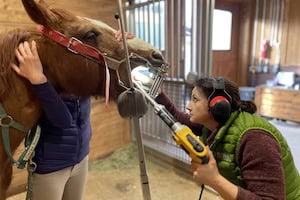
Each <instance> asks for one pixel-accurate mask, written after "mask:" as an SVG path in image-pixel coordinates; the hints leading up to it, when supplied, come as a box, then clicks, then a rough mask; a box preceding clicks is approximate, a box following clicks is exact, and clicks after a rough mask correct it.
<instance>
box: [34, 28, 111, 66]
mask: <svg viewBox="0 0 300 200" xmlns="http://www.w3.org/2000/svg"><path fill="white" fill-rule="evenodd" d="M37 30H38V31H40V32H42V33H43V34H44V35H45V36H46V37H47V38H49V39H51V40H53V41H55V42H56V43H58V44H60V45H62V46H64V47H66V48H67V49H68V50H69V51H71V52H73V53H75V54H80V55H82V56H84V57H86V58H89V59H93V60H95V61H96V62H98V63H99V64H105V60H104V57H103V55H102V53H101V52H100V51H99V50H98V49H96V48H94V47H92V46H90V45H88V44H85V43H83V42H81V41H80V40H78V39H77V38H75V37H68V36H66V35H64V34H62V33H60V32H58V31H55V30H53V29H51V28H47V27H44V26H42V25H38V26H37Z"/></svg>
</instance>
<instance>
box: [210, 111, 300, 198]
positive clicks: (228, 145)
mask: <svg viewBox="0 0 300 200" xmlns="http://www.w3.org/2000/svg"><path fill="white" fill-rule="evenodd" d="M250 129H260V130H263V131H266V132H268V133H269V134H271V135H273V136H274V138H275V139H276V140H277V142H278V143H279V144H280V148H281V155H282V161H283V166H284V175H285V189H286V199H287V200H296V199H297V200H299V199H300V176H299V173H298V171H297V169H296V167H295V164H294V160H293V157H292V154H291V151H290V148H289V146H288V144H287V142H286V140H285V138H284V137H283V136H282V135H281V133H280V132H279V131H278V130H277V129H276V128H275V127H274V126H273V125H272V124H270V123H268V122H267V121H266V120H265V119H263V118H261V117H258V116H256V115H255V114H253V115H252V114H250V113H247V112H241V113H239V112H234V113H232V115H231V117H230V118H229V120H228V121H227V122H226V124H225V125H224V126H222V127H221V128H220V129H219V131H218V132H217V134H216V136H215V138H214V141H213V143H212V145H211V150H212V151H213V153H214V156H215V158H216V160H217V163H218V168H219V171H220V173H221V174H222V175H223V176H224V177H225V178H227V179H228V180H229V181H230V182H232V183H233V184H236V185H239V186H241V187H245V182H244V180H243V176H242V173H241V170H240V167H239V163H238V156H237V155H238V150H239V143H240V140H241V138H242V137H243V135H244V133H245V132H246V131H248V130H250Z"/></svg>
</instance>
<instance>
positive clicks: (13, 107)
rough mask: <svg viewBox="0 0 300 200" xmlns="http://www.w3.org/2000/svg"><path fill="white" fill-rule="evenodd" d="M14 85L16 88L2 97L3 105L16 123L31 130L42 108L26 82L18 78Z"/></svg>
mask: <svg viewBox="0 0 300 200" xmlns="http://www.w3.org/2000/svg"><path fill="white" fill-rule="evenodd" d="M14 83H15V86H14V88H12V89H11V90H10V91H9V92H8V93H7V94H6V95H5V97H2V102H1V103H2V104H3V106H4V108H5V111H6V113H7V114H8V115H10V116H11V117H12V118H13V119H14V120H15V121H17V122H19V123H20V124H22V125H23V126H24V127H26V128H31V127H32V126H33V125H34V124H35V123H36V121H37V120H38V118H39V116H40V114H41V106H40V104H39V102H38V100H37V99H36V97H35V95H34V94H33V92H32V90H31V88H30V85H29V84H28V83H27V82H26V81H24V80H23V79H19V78H16V79H15V80H14Z"/></svg>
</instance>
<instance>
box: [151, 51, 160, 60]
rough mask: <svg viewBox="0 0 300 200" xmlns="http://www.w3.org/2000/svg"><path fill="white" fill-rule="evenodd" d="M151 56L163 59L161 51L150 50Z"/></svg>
mask: <svg viewBox="0 0 300 200" xmlns="http://www.w3.org/2000/svg"><path fill="white" fill-rule="evenodd" d="M152 58H154V59H155V60H163V57H162V55H161V53H159V52H157V51H153V52H152Z"/></svg>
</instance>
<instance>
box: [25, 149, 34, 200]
mask: <svg viewBox="0 0 300 200" xmlns="http://www.w3.org/2000/svg"><path fill="white" fill-rule="evenodd" d="M34 155H35V152H33V154H32V155H31V157H30V159H29V160H28V163H27V172H28V177H27V186H26V189H27V193H26V200H31V197H32V175H33V172H34V171H35V170H36V163H35V162H33V161H32V158H33V157H34Z"/></svg>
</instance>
